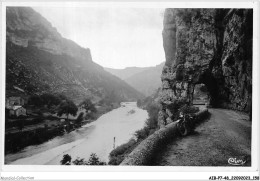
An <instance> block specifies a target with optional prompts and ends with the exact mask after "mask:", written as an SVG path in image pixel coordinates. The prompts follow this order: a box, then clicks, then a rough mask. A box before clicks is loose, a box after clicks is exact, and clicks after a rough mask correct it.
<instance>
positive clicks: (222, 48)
mask: <svg viewBox="0 0 260 181" xmlns="http://www.w3.org/2000/svg"><path fill="white" fill-rule="evenodd" d="M252 28H253V10H251V9H166V10H165V14H164V30H163V43H164V50H165V57H166V63H165V66H164V68H163V72H162V76H161V79H162V91H161V95H160V100H161V104H162V111H161V112H160V115H159V116H160V120H159V122H160V124H163V123H166V122H167V123H169V122H172V119H173V117H174V113H175V111H176V108H177V107H178V106H179V105H180V104H181V103H183V102H186V103H191V101H192V99H193V91H194V86H195V85H196V84H200V83H203V84H205V85H206V86H207V89H208V91H209V95H210V104H211V105H212V106H215V107H224V108H231V109H236V110H241V111H250V109H251V95H252V34H253V32H252Z"/></svg>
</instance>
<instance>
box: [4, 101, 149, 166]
mask: <svg viewBox="0 0 260 181" xmlns="http://www.w3.org/2000/svg"><path fill="white" fill-rule="evenodd" d="M147 118H148V114H147V111H145V110H142V109H140V108H138V107H137V106H136V103H135V102H125V103H121V107H119V108H117V109H114V110H112V111H110V112H108V113H106V114H104V115H102V116H101V117H99V118H98V119H97V120H96V121H94V122H92V123H90V124H87V125H85V126H83V127H82V128H80V129H78V130H75V131H72V132H70V133H67V134H65V135H63V136H59V137H56V138H54V139H52V140H50V141H47V142H45V143H43V144H40V145H37V146H29V147H26V148H25V149H23V150H22V151H20V152H18V153H15V154H9V155H6V156H5V162H6V164H14V165H59V164H60V160H62V157H63V155H64V154H69V155H71V157H72V160H74V159H76V158H77V157H80V158H85V160H88V158H89V156H90V154H91V153H96V155H97V156H98V157H99V158H100V160H101V161H105V162H108V160H109V159H108V156H109V153H110V152H111V151H112V150H113V145H114V138H115V146H119V145H121V144H123V143H126V142H127V141H128V140H129V139H131V138H132V137H133V136H134V132H135V131H136V130H138V129H141V128H143V126H144V123H145V121H146V119H147Z"/></svg>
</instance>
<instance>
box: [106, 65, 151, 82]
mask: <svg viewBox="0 0 260 181" xmlns="http://www.w3.org/2000/svg"><path fill="white" fill-rule="evenodd" d="M104 69H105V70H106V71H108V72H109V73H111V74H113V75H115V76H117V77H119V78H120V79H122V80H126V79H127V78H129V77H131V76H133V75H135V74H137V73H140V72H142V71H144V70H147V69H149V67H126V68H124V69H113V68H106V67H104Z"/></svg>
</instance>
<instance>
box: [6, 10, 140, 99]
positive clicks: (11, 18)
mask: <svg viewBox="0 0 260 181" xmlns="http://www.w3.org/2000/svg"><path fill="white" fill-rule="evenodd" d="M14 87H18V88H20V89H22V90H24V92H25V93H26V94H28V95H31V94H41V93H44V92H50V93H58V94H64V95H66V96H67V97H69V98H71V99H73V100H74V101H75V102H80V101H81V100H82V99H84V98H86V97H90V98H91V99H93V100H101V99H110V101H130V100H136V99H138V98H140V97H142V96H143V95H142V94H141V93H139V92H138V91H136V90H135V89H134V88H132V87H131V86H129V85H128V84H126V83H125V82H124V81H122V80H121V79H119V78H117V77H115V76H114V75H111V74H110V73H108V72H107V71H105V70H104V68H103V67H101V66H100V65H98V64H96V63H94V62H93V61H92V57H91V53H90V49H88V48H82V47H80V46H79V45H77V44H76V43H75V42H73V41H71V40H68V39H65V38H63V37H62V36H61V35H60V34H59V33H58V32H57V30H56V28H54V27H52V25H51V23H49V22H48V21H47V20H46V19H45V18H44V17H42V16H41V15H40V14H39V13H37V12H35V11H34V10H33V9H32V8H29V7H7V9H6V94H7V96H8V95H9V94H11V93H12V94H13V93H18V92H17V89H14Z"/></svg>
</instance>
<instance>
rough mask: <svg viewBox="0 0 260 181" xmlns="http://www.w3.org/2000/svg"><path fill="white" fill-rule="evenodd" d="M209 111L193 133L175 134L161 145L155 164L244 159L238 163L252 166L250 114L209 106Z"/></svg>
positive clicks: (206, 163) (217, 163)
mask: <svg viewBox="0 0 260 181" xmlns="http://www.w3.org/2000/svg"><path fill="white" fill-rule="evenodd" d="M209 112H210V113H211V116H210V118H209V119H208V120H206V121H204V122H203V123H201V124H200V125H199V126H198V127H197V128H196V129H195V131H194V133H192V134H190V135H188V136H186V137H182V138H177V140H176V139H175V140H173V141H172V142H170V143H169V144H168V145H167V146H166V148H164V149H162V151H161V152H160V153H159V154H158V155H157V156H156V157H155V159H154V165H167V166H232V164H234V163H235V162H234V159H236V160H237V161H238V160H243V162H245V163H244V164H240V165H243V166H251V122H250V121H248V118H249V117H248V116H247V115H246V114H243V113H240V112H236V111H232V110H225V109H209ZM231 158H233V160H231ZM228 160H229V162H230V163H231V164H230V163H229V162H228Z"/></svg>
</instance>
